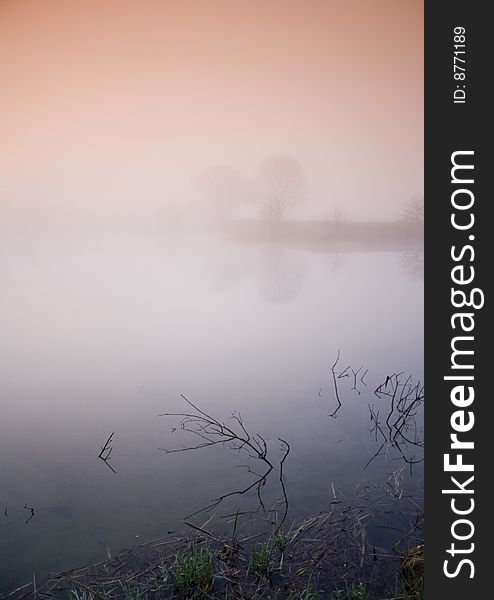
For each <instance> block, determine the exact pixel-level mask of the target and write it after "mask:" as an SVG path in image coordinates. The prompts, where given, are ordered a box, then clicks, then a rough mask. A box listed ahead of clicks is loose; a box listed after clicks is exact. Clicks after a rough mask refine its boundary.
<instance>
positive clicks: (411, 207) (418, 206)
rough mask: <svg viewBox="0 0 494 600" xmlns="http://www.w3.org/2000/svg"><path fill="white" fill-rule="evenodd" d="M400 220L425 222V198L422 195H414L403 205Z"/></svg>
mask: <svg viewBox="0 0 494 600" xmlns="http://www.w3.org/2000/svg"><path fill="white" fill-rule="evenodd" d="M398 220H399V221H406V222H407V223H423V222H424V198H423V197H422V196H414V197H413V198H410V200H409V201H408V202H407V203H406V204H405V205H404V206H403V207H402V209H401V211H400V214H399V217H398Z"/></svg>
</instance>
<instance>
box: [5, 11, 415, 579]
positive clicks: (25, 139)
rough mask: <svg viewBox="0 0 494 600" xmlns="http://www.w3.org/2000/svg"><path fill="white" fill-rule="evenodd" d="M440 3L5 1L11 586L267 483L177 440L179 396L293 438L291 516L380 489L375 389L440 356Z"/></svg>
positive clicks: (218, 452) (383, 470) (384, 469)
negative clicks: (433, 354) (432, 12)
mask: <svg viewBox="0 0 494 600" xmlns="http://www.w3.org/2000/svg"><path fill="white" fill-rule="evenodd" d="M422 18H423V15H422V3H421V2H418V1H415V0H404V1H402V2H396V1H394V0H372V1H370V0H348V1H345V2H343V1H342V2H336V1H328V0H308V1H307V0H252V1H248V2H247V1H242V2H236V1H232V0H184V1H178V0H71V1H70V2H59V1H58V0H23V1H22V2H19V1H17V0H0V82H1V86H2V90H1V93H0V281H1V285H2V293H1V295H0V330H1V332H2V336H1V339H0V397H1V398H2V417H1V419H0V470H1V481H2V488H1V490H0V510H1V513H2V518H1V520H0V591H3V590H7V589H14V588H16V587H17V586H19V585H20V584H24V580H26V579H27V580H29V579H30V578H31V577H32V574H33V573H34V572H36V577H38V574H41V573H42V572H43V571H46V570H51V571H57V570H59V569H64V568H70V567H73V566H76V565H80V564H88V563H90V562H97V561H100V560H105V559H106V558H107V557H108V556H109V554H110V553H111V554H112V555H113V556H114V555H115V554H116V553H117V552H119V551H120V550H122V549H123V548H125V547H129V546H132V545H134V544H136V543H139V542H141V541H142V542H144V541H146V540H149V539H152V538H156V537H158V536H162V535H163V534H164V533H166V532H167V531H174V530H176V528H177V527H180V526H181V525H180V522H181V519H183V517H184V516H185V514H187V513H189V514H190V512H192V511H194V510H197V509H198V508H200V507H201V506H204V505H205V504H207V503H208V502H209V501H210V499H211V498H214V497H217V495H218V494H219V493H222V492H225V491H228V486H230V485H237V484H238V485H244V483H243V482H244V481H245V476H246V475H248V474H249V473H245V472H244V471H242V470H240V469H235V465H236V464H237V462H234V461H238V458H235V457H237V454H235V457H232V454H233V453H228V452H226V453H225V452H224V448H223V447H215V448H214V450H213V452H212V453H198V454H194V455H193V456H190V455H189V454H187V455H186V454H184V453H177V454H170V455H168V454H165V453H163V452H162V451H161V450H160V448H163V447H165V446H169V445H173V444H178V445H180V444H182V443H186V441H185V440H184V439H183V438H182V437H180V436H182V434H185V432H184V431H181V430H180V426H179V425H178V426H177V423H176V422H170V420H169V419H164V418H161V417H158V415H159V414H162V413H164V412H176V411H181V410H183V399H182V398H181V394H184V395H187V396H189V397H190V398H192V399H193V400H194V401H195V402H197V404H198V405H200V406H201V407H202V408H203V409H204V410H207V411H210V412H211V413H214V414H215V415H216V416H217V418H218V419H220V420H224V419H225V420H226V419H228V418H229V417H230V416H231V414H232V412H233V411H240V412H241V413H242V415H243V417H244V418H245V422H246V423H248V425H249V427H250V428H252V430H253V431H256V432H259V433H260V434H261V435H263V436H264V438H265V439H266V440H267V441H268V443H269V444H271V445H274V446H275V447H276V450H275V452H278V450H279V441H280V438H282V439H286V440H289V442H290V444H292V451H291V454H290V460H289V461H287V463H286V470H285V473H286V478H287V480H286V483H287V486H286V489H287V493H288V495H289V498H290V518H292V517H293V518H295V517H296V518H299V517H305V516H307V515H309V514H314V513H317V512H319V511H320V510H323V509H325V508H327V503H328V490H329V489H330V484H331V486H333V484H334V487H333V488H332V489H333V493H335V492H334V489H335V488H336V489H337V493H338V494H339V496H341V498H343V497H345V502H346V499H348V498H350V497H351V495H352V494H353V493H354V492H355V489H356V486H357V487H358V485H359V483H360V482H361V481H362V480H363V478H364V475H363V467H364V466H365V465H366V463H367V462H368V460H369V457H370V456H372V455H373V454H375V452H376V447H375V446H376V438H375V437H373V436H372V435H369V407H370V405H371V404H372V403H377V402H378V401H377V399H376V395H375V394H373V390H375V389H376V386H377V385H379V384H380V383H382V382H383V381H388V380H389V377H388V379H386V377H387V376H389V375H390V374H391V373H395V374H396V373H401V372H404V373H410V375H411V377H413V381H416V380H420V379H421V376H422V359H423V347H422V344H423V335H422V326H423V296H422V295H423V251H422V228H423V197H422V186H423V170H422V159H423V148H422V144H423V139H422V130H423V127H422V125H423V123H422V121H423V110H422V92H423V88H422V78H423V72H422V71H423V65H422V29H423V23H422ZM340 353H341V373H340V375H341V384H340V385H341V400H342V405H341V407H340V408H341V410H339V412H338V415H337V418H336V415H334V414H333V412H334V410H335V408H336V406H337V398H336V397H335V393H334V388H333V382H332V380H331V365H334V364H335V363H334V361H335V357H336V356H339V355H340ZM345 367H346V370H345ZM353 371H355V373H359V377H361V376H362V374H363V373H365V378H366V379H364V380H359V381H360V383H359V384H358V385H359V386H360V387H356V385H355V386H354V387H352V382H353V379H352V377H351V376H350V374H352V373H353ZM354 376H355V384H357V379H356V377H357V376H356V375H354ZM411 380H412V379H411ZM406 381H408V380H406ZM380 400H382V402H381V405H380V406H378V407H377V408H376V410H382V411H385V410H386V409H387V404H386V401H385V398H384V399H383V398H381V399H380ZM381 414H384V412H383V413H381ZM332 417H335V418H332ZM419 420H420V414H419ZM414 426H415V422H414ZM418 429H420V423H419V426H418V428H417V427H415V429H414V431H415V432H416V431H418ZM177 430H178V431H177ZM111 432H114V434H115V436H114V438H112V439H113V442H112V444H113V445H114V451H113V454H112V461H113V462H112V463H111V464H112V466H113V467H114V469H115V471H113V470H110V469H108V468H107V465H105V464H104V461H103V462H102V461H101V460H99V459H98V452H99V451H100V449H101V447H102V444H103V443H104V441H105V440H106V439H108V436H109V435H110V433H111ZM175 432H177V435H173V434H174V433H175ZM405 445H406V444H404V446H405ZM418 446H419V447H420V444H418ZM389 450H390V455H391V457H392V458H391V459H390V460H392V461H393V462H392V463H391V462H388V458H389V457H388V454H387V452H386V453H382V454H379V455H378V456H377V455H376V461H375V463H373V464H372V465H371V467H369V469H368V470H366V471H365V481H366V482H367V483H369V485H371V486H376V487H375V489H381V488H382V485H383V481H386V478H388V477H389V471H390V470H391V467H390V465H392V470H393V472H396V469H397V466H396V465H397V464H398V463H397V462H396V460H399V461H400V460H401V459H402V458H403V456H395V455H393V450H396V448H394V449H393V448H391V449H389ZM385 454H386V455H385ZM247 458H248V457H247ZM400 464H401V463H400ZM237 466H238V464H237ZM252 472H253V471H252ZM409 472H410V475H408V473H409ZM400 473H401V471H400ZM417 475H418V478H419V481H420V475H421V471H420V466H418V467H417ZM400 476H401V475H400ZM383 477H384V480H383ZM414 477H415V471H414V472H413V473H412V469H411V467H409V466H408V463H407V466H406V469H405V474H404V476H403V479H406V481H407V484H410V486H411V487H413V488H414V490H415V491H417V489H418V494H417V495H418V496H419V497H420V488H419V487H418V488H417V486H416V483H415V480H414ZM379 486H381V487H379ZM266 488H267V489H268V491H267V492H266V494H267V496H268V499H269V503H273V505H274V503H276V502H278V501H279V498H278V497H277V496H276V495H275V494H274V492H273V489H271V488H270V486H269V485H267V486H266ZM276 489H278V488H276ZM263 493H264V492H263ZM269 494H271V495H269ZM254 496H255V494H254ZM333 499H334V498H333ZM253 501H254V502H256V501H257V496H256V497H254V498H253V497H252V496H251V495H249V494H245V496H243V497H242V502H244V503H245V506H247V508H248V509H249V510H251V509H252V508H253V506H252V502H253ZM232 503H233V500H232ZM27 507H32V508H31V509H29V508H27ZM230 508H231V510H232V511H235V510H237V508H238V507H237V506H236V505H234V506H232V507H230ZM254 509H255V506H254ZM29 510H32V511H33V513H32V514H30V513H29ZM26 511H28V512H27V513H26ZM3 514H4V515H5V517H4V516H3ZM232 514H233V513H232ZM31 517H32V518H31ZM388 529H392V528H388ZM376 531H377V530H376ZM383 531H384V529H381V530H380V533H379V531H377V533H376V534H375V535H376V539H375V540H374V538H373V542H372V543H374V542H375V543H376V545H377V546H379V543H380V542H381V541H382V542H383V544H384V541H383V540H382V538H381V537H380V536H383V535H384V534H383ZM388 534H389V532H388ZM369 539H370V538H369ZM40 577H41V575H40Z"/></svg>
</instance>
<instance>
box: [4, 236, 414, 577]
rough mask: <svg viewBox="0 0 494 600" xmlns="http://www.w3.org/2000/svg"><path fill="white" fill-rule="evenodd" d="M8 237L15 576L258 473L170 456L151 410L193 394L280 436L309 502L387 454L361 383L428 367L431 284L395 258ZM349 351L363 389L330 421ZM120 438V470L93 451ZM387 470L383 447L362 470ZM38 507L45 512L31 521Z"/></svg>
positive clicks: (294, 489) (9, 570)
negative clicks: (425, 330)
mask: <svg viewBox="0 0 494 600" xmlns="http://www.w3.org/2000/svg"><path fill="white" fill-rule="evenodd" d="M1 243H2V262H1V264H0V279H1V280H2V282H3V283H4V289H3V290H2V295H1V296H0V330H1V331H2V333H3V336H2V339H1V340H0V396H1V397H2V398H3V399H4V403H3V407H2V419H1V420H0V471H1V473H2V490H1V492H0V505H1V513H0V517H1V519H0V569H1V570H0V580H2V582H3V581H5V582H6V585H7V584H9V583H10V582H11V581H12V579H13V578H14V577H18V578H19V584H21V583H24V581H23V580H24V579H25V578H26V575H27V576H28V577H29V574H32V572H33V565H37V567H36V568H39V569H45V568H47V569H52V570H58V569H61V568H66V567H67V568H69V567H71V566H73V565H74V564H81V563H87V562H88V561H92V560H94V561H97V560H102V559H104V558H106V554H105V553H106V549H107V548H110V550H111V553H112V554H115V552H117V551H118V550H119V549H121V548H123V547H126V546H130V545H132V544H135V543H136V541H145V540H146V539H151V538H153V537H158V536H159V535H163V533H166V532H167V531H169V530H174V529H176V528H177V527H180V525H179V521H180V519H181V518H183V517H184V516H185V515H186V514H190V513H191V512H193V511H194V510H197V509H198V508H201V507H202V506H205V505H207V504H208V502H210V501H211V499H213V498H216V497H217V496H218V494H220V493H222V492H224V491H228V490H229V489H239V488H240V486H242V485H245V481H246V473H245V472H244V471H243V470H241V469H238V468H237V469H235V465H236V464H238V456H236V455H234V453H228V452H224V451H222V449H221V448H216V449H214V448H213V449H211V452H207V453H205V454H200V453H199V454H197V453H196V454H194V456H190V455H186V454H184V453H183V454H179V455H174V459H173V460H171V458H170V456H166V455H164V454H163V452H160V451H159V450H158V448H160V447H163V446H166V445H167V444H169V443H171V444H173V442H174V441H175V439H176V436H177V433H175V434H171V432H170V423H164V422H163V419H161V420H160V419H157V418H156V415H158V414H160V413H163V412H180V411H181V410H183V406H182V402H180V394H182V393H184V394H186V395H187V396H188V397H190V398H191V399H192V400H194V401H197V403H198V404H199V405H200V406H201V407H204V408H205V409H207V411H208V412H209V411H211V414H214V415H216V416H218V418H220V419H223V418H224V419H226V420H227V419H228V417H229V415H230V414H231V411H233V410H238V411H240V412H241V414H242V417H243V418H244V419H245V423H246V425H247V424H248V427H249V429H252V430H253V431H256V432H258V433H260V434H261V435H262V436H263V438H264V439H265V440H266V441H267V443H268V444H270V446H271V447H273V448H278V442H277V441H276V440H277V437H281V438H282V439H285V440H287V441H288V442H289V443H290V445H291V448H292V451H291V453H290V458H289V460H288V461H287V464H286V483H287V491H288V494H289V497H290V507H291V511H293V514H294V515H304V514H307V513H308V512H318V511H319V510H321V509H322V508H324V507H327V502H328V498H329V499H330V498H331V497H332V491H331V490H332V487H331V485H332V484H334V487H335V489H336V490H347V489H353V488H354V487H355V485H356V483H358V482H359V481H360V480H361V478H362V469H363V467H364V466H365V463H366V462H367V461H368V459H369V456H372V454H373V453H374V452H375V451H376V448H375V440H373V439H371V438H370V436H369V431H368V429H369V413H368V405H367V403H368V402H369V401H370V400H372V399H369V398H368V397H367V392H368V391H369V390H370V391H371V392H370V393H371V395H372V390H374V389H375V388H376V386H377V385H378V384H379V383H380V382H381V381H382V379H381V378H382V376H383V375H384V376H385V375H386V374H389V373H392V372H399V371H401V370H406V371H409V372H411V373H414V374H415V375H416V376H420V370H421V363H422V337H421V331H422V318H423V315H422V310H423V307H422V291H423V290H422V284H421V281H420V279H418V278H411V277H409V276H408V274H406V273H404V272H403V271H402V269H401V262H400V255H398V254H396V253H390V252H382V253H379V252H374V253H365V252H355V251H354V252H351V253H350V252H341V253H334V254H333V255H329V254H326V253H323V252H319V251H318V252H304V251H302V250H301V249H298V248H297V249H295V248H294V249H291V248H284V247H282V246H281V245H276V244H270V245H267V244H265V245H261V244H234V243H225V244H220V243H214V244H206V243H204V241H203V240H201V241H198V240H194V241H191V242H188V241H185V240H168V241H165V242H161V241H160V240H158V239H156V240H153V241H152V242H151V241H150V240H149V239H147V240H140V239H129V238H115V239H105V240H96V239H82V238H81V239H75V238H74V239H71V240H62V239H57V240H51V241H47V240H39V241H33V240H30V241H27V240H13V239H11V240H10V241H4V240H3V241H2V242H1ZM328 260H330V261H333V262H335V263H336V267H335V268H336V270H337V273H338V277H337V278H335V277H334V274H333V271H331V272H330V271H329V270H328ZM390 278H391V279H392V280H393V281H395V282H396V283H397V285H396V286H394V289H393V293H390V289H389V281H390ZM397 331H399V332H400V333H399V336H397V335H396V332H397ZM339 347H342V348H344V355H343V356H342V360H343V359H344V363H345V364H343V365H342V368H344V367H346V365H347V364H349V365H351V366H352V367H353V368H354V370H355V371H356V372H357V371H358V368H359V367H360V365H362V364H365V369H367V368H369V374H367V375H366V377H365V382H366V383H367V384H368V388H367V387H365V386H364V385H363V384H362V385H361V386H360V384H359V390H360V391H361V395H358V393H357V392H356V391H355V390H352V387H354V384H353V373H352V370H351V369H350V370H349V377H348V378H346V379H341V380H340V381H344V382H345V385H346V387H345V389H343V388H342V395H341V401H342V404H343V406H342V408H341V410H340V411H339V412H338V418H337V419H330V418H329V417H328V414H329V413H330V412H331V411H332V410H334V408H335V400H334V397H333V395H332V393H331V390H332V387H331V386H332V379H331V365H332V364H333V363H334V360H335V356H336V353H337V350H338V348H339ZM338 372H339V371H338ZM359 377H360V373H359ZM373 378H374V379H373ZM359 381H360V380H359ZM321 388H323V389H322V392H321V394H320V395H319V394H318V390H320V389H321ZM374 401H375V400H374ZM175 425H176V424H175ZM111 432H115V436H114V438H113V440H112V442H111V444H110V445H111V447H113V448H114V450H113V451H112V455H111V460H112V462H111V464H112V466H113V467H114V468H115V470H116V471H117V474H114V473H112V472H111V471H110V469H108V468H107V466H106V465H105V464H103V462H102V461H101V460H99V459H98V454H99V453H100V451H101V447H102V445H103V444H104V442H105V440H107V439H108V436H109V435H110V433H111ZM171 435H175V438H172V439H170V436H171ZM378 466H379V469H378ZM382 472H383V468H382V464H380V465H377V460H376V461H375V462H373V463H372V464H371V465H370V466H369V468H368V469H367V470H366V472H365V474H366V478H367V480H369V481H371V482H373V483H376V482H377V483H379V481H381V480H379V477H381V479H382ZM247 475H248V474H247ZM387 477H388V475H386V478H387ZM377 483H376V485H377ZM381 484H383V481H381ZM233 486H235V487H233ZM273 494H276V495H275V496H274V497H275V498H277V497H278V496H277V495H279V490H274V491H273ZM268 500H269V497H268V496H266V501H268ZM246 501H249V502H252V498H250V499H249V498H246ZM24 506H27V507H33V508H34V510H35V516H34V517H33V518H32V519H31V520H30V521H29V523H27V524H25V521H26V520H27V519H28V518H29V516H30V511H29V510H27V509H24V508H23V507H24ZM5 510H7V513H8V516H2V513H3V512H4V511H5ZM136 536H138V537H136ZM2 565H4V566H2Z"/></svg>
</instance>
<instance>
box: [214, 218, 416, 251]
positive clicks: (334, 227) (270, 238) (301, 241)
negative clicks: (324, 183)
mask: <svg viewBox="0 0 494 600" xmlns="http://www.w3.org/2000/svg"><path fill="white" fill-rule="evenodd" d="M223 231H224V234H225V235H226V237H227V238H229V239H232V240H238V241H242V242H250V243H263V242H264V243H265V242H276V243H280V244H284V245H286V246H289V247H293V248H300V249H306V250H312V251H314V252H323V251H325V250H328V249H338V250H339V251H340V252H352V251H361V250H362V249H363V248H365V249H368V250H374V251H391V250H393V251H397V250H419V249H421V248H422V247H423V236H424V226H423V223H415V222H407V221H394V222H391V221H389V222H374V223H373V222H355V221H342V222H334V221H319V220H317V221H316V220H304V221H302V220H286V221H280V222H278V223H266V222H262V221H248V220H242V221H240V220H239V221H229V222H226V223H225V224H224V227H223Z"/></svg>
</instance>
